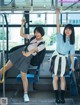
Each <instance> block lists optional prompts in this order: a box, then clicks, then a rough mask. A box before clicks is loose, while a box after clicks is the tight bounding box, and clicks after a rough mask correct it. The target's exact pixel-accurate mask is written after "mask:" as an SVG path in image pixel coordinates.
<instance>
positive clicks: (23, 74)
mask: <svg viewBox="0 0 80 105" xmlns="http://www.w3.org/2000/svg"><path fill="white" fill-rule="evenodd" d="M21 78H22V83H23V88H24V93H27V92H28V80H27V78H26V73H23V72H21Z"/></svg>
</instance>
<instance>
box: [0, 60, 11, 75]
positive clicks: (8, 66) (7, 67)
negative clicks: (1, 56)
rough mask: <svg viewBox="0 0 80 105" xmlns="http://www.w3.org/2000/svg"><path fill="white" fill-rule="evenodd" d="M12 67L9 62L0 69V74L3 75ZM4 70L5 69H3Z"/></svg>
mask: <svg viewBox="0 0 80 105" xmlns="http://www.w3.org/2000/svg"><path fill="white" fill-rule="evenodd" d="M12 66H13V64H12V62H11V61H10V60H9V61H8V62H7V63H6V65H5V66H4V67H2V68H1V70H0V74H3V73H5V72H6V71H7V70H8V69H10V68H11V67H12ZM4 68H5V69H4Z"/></svg>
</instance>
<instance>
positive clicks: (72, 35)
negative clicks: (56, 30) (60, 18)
mask: <svg viewBox="0 0 80 105" xmlns="http://www.w3.org/2000/svg"><path fill="white" fill-rule="evenodd" d="M67 28H68V29H70V30H72V33H71V35H70V44H74V43H75V32H74V27H73V25H72V24H67V25H66V26H65V28H64V31H63V40H64V42H66V34H65V30H66V29H67Z"/></svg>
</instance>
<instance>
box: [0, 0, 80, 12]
mask: <svg viewBox="0 0 80 105" xmlns="http://www.w3.org/2000/svg"><path fill="white" fill-rule="evenodd" d="M61 1H62V2H61ZM56 7H59V8H60V9H62V10H63V11H64V10H70V11H80V0H0V11H6V10H11V11H12V10H16V11H17V10H18V11H19V10H25V11H31V10H33V11H51V10H52V11H54V10H55V8H56Z"/></svg>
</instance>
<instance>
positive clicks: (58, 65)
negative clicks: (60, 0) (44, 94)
mask: <svg viewBox="0 0 80 105" xmlns="http://www.w3.org/2000/svg"><path fill="white" fill-rule="evenodd" d="M56 24H57V48H56V51H54V53H53V55H52V59H51V66H50V71H51V73H52V74H53V76H54V78H53V88H54V92H55V97H56V103H65V99H64V94H65V85H66V82H65V77H64V74H65V70H66V69H67V68H66V67H67V57H68V54H69V53H70V59H71V64H72V71H74V54H75V48H74V43H75V35H74V27H73V25H72V24H67V25H66V26H65V28H64V31H63V35H62V34H61V33H60V26H59V9H56ZM59 76H60V88H61V91H60V93H61V94H60V97H59V89H58V77H59Z"/></svg>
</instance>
